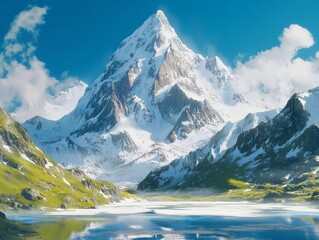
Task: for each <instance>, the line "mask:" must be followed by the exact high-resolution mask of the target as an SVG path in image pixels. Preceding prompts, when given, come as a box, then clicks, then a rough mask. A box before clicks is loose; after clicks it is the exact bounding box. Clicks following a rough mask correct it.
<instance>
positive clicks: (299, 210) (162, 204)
mask: <svg viewBox="0 0 319 240" xmlns="http://www.w3.org/2000/svg"><path fill="white" fill-rule="evenodd" d="M274 213H276V214H279V215H307V216H309V215H314V216H319V207H318V206H316V205H312V204H308V203H256V202H249V201H240V202H235V201H232V202H230V201H207V202H204V201H202V202H194V201H178V202H176V201H146V200H143V201H137V200H130V201H121V202H118V203H111V204H108V205H103V206H99V207H97V208H96V209H56V211H48V212H44V211H33V212H21V213H19V212H7V216H8V219H17V218H19V217H23V216H38V217H71V218H72V217H106V216H110V215H130V214H157V215H168V216H203V217H206V216H216V217H217V216H220V217H247V218H249V217H267V216H270V215H273V214H274Z"/></svg>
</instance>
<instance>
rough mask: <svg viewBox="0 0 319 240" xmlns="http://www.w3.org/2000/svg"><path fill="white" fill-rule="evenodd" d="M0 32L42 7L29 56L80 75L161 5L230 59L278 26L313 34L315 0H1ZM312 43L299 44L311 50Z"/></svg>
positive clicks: (205, 45)
mask: <svg viewBox="0 0 319 240" xmlns="http://www.w3.org/2000/svg"><path fill="white" fill-rule="evenodd" d="M1 5H2V7H1V8H0V23H1V25H0V37H1V39H2V38H3V37H4V35H5V34H6V32H7V31H8V30H9V27H10V23H11V22H12V20H13V19H14V17H15V16H16V15H17V14H18V13H19V12H20V11H22V10H25V9H27V7H28V6H30V5H31V6H34V5H38V6H44V5H46V6H48V7H49V10H48V13H47V15H46V16H45V24H44V25H43V26H40V34H39V36H38V41H37V44H36V47H37V49H36V55H37V57H38V58H39V59H41V61H43V62H45V63H46V67H47V68H48V69H49V70H50V73H51V74H52V75H53V76H55V77H57V78H58V77H60V76H61V74H62V73H63V72H64V71H69V74H71V75H73V76H77V77H78V78H80V79H83V80H84V81H86V82H91V81H93V80H94V79H95V78H96V77H97V76H98V75H99V74H100V73H101V72H102V71H103V69H104V66H105V64H106V63H107V60H108V59H109V57H110V55H111V54H112V53H113V52H114V51H115V49H116V48H117V46H118V44H119V43H120V41H121V40H123V38H125V37H127V36H128V35H129V34H131V33H132V32H133V31H134V30H135V29H136V28H137V27H138V26H140V25H141V24H142V22H143V21H144V20H145V19H147V18H148V17H149V15H151V14H152V13H154V12H155V11H156V10H157V9H162V10H164V12H165V14H166V15H167V17H168V19H169V21H170V22H171V24H172V26H173V27H174V28H175V30H176V31H177V33H178V34H179V35H180V37H181V38H182V40H183V41H184V42H185V43H186V44H187V45H189V46H190V47H191V48H192V49H194V50H195V51H197V52H199V53H201V54H203V55H208V56H211V55H215V54H217V55H219V56H221V58H222V59H223V60H224V61H225V62H226V63H228V64H230V65H232V66H234V64H235V61H236V59H237V58H238V57H239V56H245V57H246V58H247V57H249V56H251V55H255V54H257V53H258V52H260V51H263V50H265V49H269V48H271V47H272V46H275V45H278V37H279V36H280V34H281V33H282V31H283V29H284V28H285V27H288V26H289V25H290V24H293V23H296V24H299V25H301V26H302V27H304V28H306V29H308V30H309V31H310V32H311V33H312V35H313V37H314V40H315V41H316V40H318V41H319V14H318V10H319V2H318V1H315V0H313V1H310V0H303V1H291V0H279V1H278V0H267V1H256V0H253V1H252V0H241V1H239V0H219V1H217V0H201V1H192V0H174V1H172V0H166V1H164V0H156V1H155V0H154V1H153V0H152V1H149V0H135V1H131V0H121V1H106V0H95V1H85V0H77V1H71V0H41V1H40V0H39V1H37V0H32V1H21V0H2V1H1ZM317 50H318V47H317V45H314V46H313V47H311V48H309V49H305V50H302V51H301V52H300V54H301V55H302V56H304V57H309V56H313V55H314V53H315V52H316V51H317Z"/></svg>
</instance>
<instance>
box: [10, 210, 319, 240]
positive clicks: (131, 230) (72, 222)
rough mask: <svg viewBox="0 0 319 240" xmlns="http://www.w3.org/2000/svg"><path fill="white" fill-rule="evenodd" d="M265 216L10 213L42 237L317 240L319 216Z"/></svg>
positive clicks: (150, 213)
mask: <svg viewBox="0 0 319 240" xmlns="http://www.w3.org/2000/svg"><path fill="white" fill-rule="evenodd" d="M271 215H272V216H269V215H267V216H266V217H219V216H205V217H203V216H187V215H186V216H178V217H176V216H171V215H159V214H155V213H154V212H149V213H140V214H119V215H115V214H112V215H108V214H103V215H98V216H93V217H92V216H90V217H86V216H83V217H80V216H77V217H75V216H64V217H63V216H12V217H11V219H13V220H15V221H20V222H24V223H27V224H30V225H31V226H32V227H34V228H35V229H36V230H37V231H38V232H39V233H40V234H41V235H42V236H43V237H44V238H45V239H54V240H59V239H61V240H62V239H219V240H223V239H298V240H299V239H319V216H314V215H311V214H309V213H307V214H303V213H298V214H297V215H295V214H294V213H285V214H284V215H283V214H278V215H277V214H276V212H274V213H272V214H271Z"/></svg>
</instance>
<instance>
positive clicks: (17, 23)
mask: <svg viewBox="0 0 319 240" xmlns="http://www.w3.org/2000/svg"><path fill="white" fill-rule="evenodd" d="M47 10H48V7H37V6H34V7H32V8H30V9H28V10H25V11H22V12H20V13H19V14H18V16H16V18H15V19H14V21H13V22H12V23H11V28H10V30H9V32H8V33H7V34H6V36H5V38H4V39H5V41H9V40H16V39H17V35H18V33H19V32H20V31H21V30H25V31H28V32H31V33H33V34H37V26H38V25H40V24H44V22H45V21H44V16H45V15H46V14H47Z"/></svg>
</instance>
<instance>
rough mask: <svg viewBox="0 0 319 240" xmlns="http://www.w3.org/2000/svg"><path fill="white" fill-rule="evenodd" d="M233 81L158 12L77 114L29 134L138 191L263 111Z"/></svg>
mask: <svg viewBox="0 0 319 240" xmlns="http://www.w3.org/2000/svg"><path fill="white" fill-rule="evenodd" d="M235 80H236V78H235V77H234V76H233V74H232V72H231V70H230V69H229V68H228V67H226V66H225V65H224V64H223V62H222V61H221V60H220V59H219V58H218V57H217V56H216V57H213V58H205V57H203V56H201V55H199V54H196V53H194V52H193V51H192V50H191V49H189V48H188V47H187V46H185V45H184V44H183V43H182V41H181V40H180V39H179V37H178V36H177V34H176V32H175V31H174V29H173V28H172V27H171V26H170V24H169V22H168V20H167V18H166V16H165V15H164V13H163V12H162V11H158V12H157V13H156V14H154V15H152V16H151V17H150V18H149V19H147V20H146V21H145V22H144V23H143V24H142V26H140V27H139V28H138V29H137V30H136V31H135V32H134V33H133V34H132V35H131V36H129V37H128V38H126V39H125V40H123V41H122V42H121V44H120V46H119V47H118V49H117V50H116V51H115V53H114V54H113V55H112V57H111V59H110V61H109V63H108V64H107V65H106V68H105V71H104V72H103V73H102V74H101V76H100V77H98V78H97V79H96V81H95V82H94V83H93V84H92V86H89V87H88V88H87V90H86V92H85V94H84V96H83V97H82V98H81V100H80V101H79V103H78V105H77V106H76V108H75V109H74V111H73V112H71V113H70V114H68V115H66V116H64V117H63V118H62V119H60V120H58V121H49V120H47V119H44V118H41V117H35V118H33V119H30V120H29V121H27V122H25V123H24V127H25V128H26V129H27V130H28V132H29V133H30V135H31V137H32V139H33V140H34V141H35V142H36V143H37V144H38V145H39V146H40V147H41V148H43V149H44V150H45V151H46V152H47V153H48V154H49V155H50V156H52V157H53V158H54V159H55V160H57V161H58V162H60V163H63V164H65V165H69V166H77V167H80V168H81V169H83V170H85V171H86V173H88V174H91V175H92V176H94V177H99V178H103V179H108V180H111V181H113V182H117V183H119V182H131V183H138V182H139V181H141V180H142V179H143V178H144V177H145V176H146V174H147V173H148V172H149V171H151V170H154V169H155V168H156V167H159V166H163V165H165V164H168V163H170V162H171V161H172V160H174V159H176V158H178V157H180V156H182V155H185V154H188V153H189V152H190V151H191V150H195V149H196V148H198V147H200V146H202V145H203V144H204V142H205V141H207V140H208V139H209V138H210V137H211V136H212V135H213V134H215V133H216V132H217V131H218V130H219V129H220V128H221V127H222V126H223V125H224V124H225V121H226V119H227V120H229V119H233V118H234V119H240V118H242V117H243V116H244V115H245V114H247V113H249V112H250V111H251V109H254V110H256V109H259V108H257V107H255V106H254V107H252V105H251V104H248V103H247V101H245V97H244V95H242V94H241V93H240V92H237V90H236V88H234V87H233V86H234V83H236V81H235ZM236 107H241V108H242V111H234V109H235V108H236ZM254 110H252V111H254ZM259 110H260V109H259ZM234 112H236V113H238V114H237V115H236V114H235V115H234ZM123 175H125V176H127V178H126V179H123V178H122V176H123Z"/></svg>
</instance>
